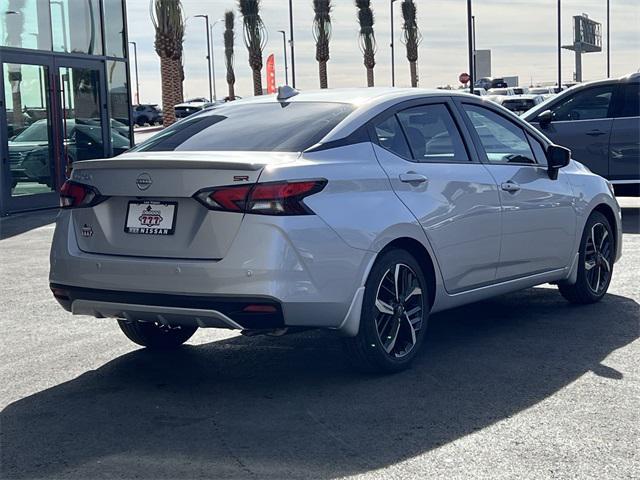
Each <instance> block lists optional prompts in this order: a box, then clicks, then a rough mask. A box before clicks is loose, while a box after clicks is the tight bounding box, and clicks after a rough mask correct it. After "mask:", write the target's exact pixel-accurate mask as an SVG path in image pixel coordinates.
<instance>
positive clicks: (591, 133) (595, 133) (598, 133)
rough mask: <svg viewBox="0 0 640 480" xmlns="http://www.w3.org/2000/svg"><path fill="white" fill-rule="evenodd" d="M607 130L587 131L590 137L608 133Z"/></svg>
mask: <svg viewBox="0 0 640 480" xmlns="http://www.w3.org/2000/svg"><path fill="white" fill-rule="evenodd" d="M606 134H607V132H603V131H602V130H591V131H590V132H587V135H589V136H590V137H599V136H600V135H606Z"/></svg>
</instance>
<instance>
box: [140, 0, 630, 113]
mask: <svg viewBox="0 0 640 480" xmlns="http://www.w3.org/2000/svg"><path fill="white" fill-rule="evenodd" d="M610 1H611V72H612V76H614V77H615V76H622V75H625V74H627V73H630V72H634V71H638V69H639V68H640V27H639V26H640V0H610ZM182 3H183V7H184V11H185V16H186V17H187V30H186V39H185V44H184V50H185V74H186V80H185V96H187V97H196V96H208V93H209V89H208V84H207V63H206V59H205V56H206V33H205V27H204V20H203V19H201V18H193V17H194V15H198V14H208V15H209V17H210V19H211V21H212V22H213V21H214V20H217V19H219V18H222V17H223V15H224V11H225V10H227V9H229V8H234V9H235V10H236V14H237V17H236V49H235V52H236V61H235V71H236V94H238V95H241V96H250V95H251V94H252V92H253V88H252V83H251V69H250V68H249V65H248V62H247V52H246V48H245V46H244V43H243V40H242V21H241V17H240V15H239V14H238V12H237V2H236V1H234V0H183V2H182ZM371 3H372V8H373V11H374V15H375V21H376V23H375V27H374V28H375V32H376V38H377V42H378V52H377V54H376V62H377V65H376V68H375V80H376V85H377V86H387V85H390V83H391V69H390V59H391V55H390V48H389V43H390V26H389V0H372V2H371ZM293 4H294V19H295V47H296V81H297V87H298V88H300V89H312V88H318V87H319V82H318V67H317V62H316V61H315V46H314V40H313V35H312V32H311V27H312V22H313V8H312V1H311V0H294V2H293ZM334 4H335V5H336V6H335V9H334V11H333V15H332V17H333V37H332V40H331V44H330V51H331V60H330V62H329V67H328V71H329V87H357V86H366V76H365V68H364V66H363V64H362V54H361V52H360V49H359V47H358V24H357V18H356V13H357V10H356V8H355V6H354V2H353V1H352V0H334ZM399 4H400V1H398V2H396V4H395V28H396V85H398V86H408V85H409V81H410V80H409V65H408V63H407V61H406V56H405V52H404V45H403V44H402V43H401V42H400V39H401V35H402V31H401V26H402V18H401V17H402V15H401V11H400V5H399ZM416 4H417V6H418V24H419V27H420V29H421V32H422V35H423V41H422V44H421V46H420V51H419V61H418V64H419V74H420V86H421V87H436V86H439V85H446V84H451V85H454V86H457V85H458V83H457V78H458V75H459V74H460V73H461V72H463V71H467V70H468V68H467V40H466V39H467V30H466V1H465V0H417V1H416ZM562 8H563V20H562V28H563V44H568V43H571V42H572V40H571V39H572V28H573V27H572V17H573V15H577V14H581V13H587V14H588V15H589V17H590V18H593V19H594V20H596V21H600V22H602V23H603V27H602V28H603V31H602V33H603V47H604V48H603V51H602V53H591V54H586V55H584V56H583V77H584V79H585V80H590V79H598V78H603V77H604V76H605V75H606V54H605V49H606V25H605V23H606V0H562ZM127 10H128V22H129V40H130V41H135V42H137V43H138V62H139V69H140V96H141V101H142V102H143V103H153V102H156V103H157V102H159V101H160V61H159V58H158V57H157V55H156V53H155V51H154V49H153V40H154V30H153V25H152V23H151V20H150V17H149V0H128V2H127ZM474 15H475V17H476V38H477V40H476V41H477V48H478V49H491V50H492V57H493V58H492V62H493V72H492V73H493V76H508V75H518V76H519V77H520V83H521V84H525V85H529V84H530V83H531V82H532V81H533V82H534V83H538V82H550V81H553V80H555V78H556V76H557V74H556V0H475V1H474ZM262 18H263V21H264V23H265V26H266V28H267V30H268V38H269V41H268V44H267V47H266V49H265V50H264V59H265V63H266V57H267V56H268V55H269V54H270V53H274V54H275V55H276V83H277V84H284V83H285V82H284V64H283V60H282V51H283V47H282V35H281V34H280V33H278V30H286V31H287V37H288V30H289V27H288V25H289V24H288V0H262ZM223 30H224V26H223V22H220V23H218V24H217V25H216V26H215V29H214V43H215V48H214V58H215V68H216V84H217V93H218V97H224V96H225V95H226V92H227V87H226V80H225V67H224V50H223V47H222V33H223ZM563 52H564V53H563V56H562V62H563V79H564V80H570V79H571V78H572V77H573V71H574V54H573V52H570V51H566V50H564V51H563ZM288 54H289V51H288V52H287V55H288ZM132 67H133V64H132ZM132 70H133V68H132ZM264 75H265V74H264V69H263V79H264ZM263 82H264V80H263ZM132 83H134V85H135V77H134V73H133V72H132ZM263 85H264V86H265V87H266V84H265V83H263ZM134 90H135V88H134Z"/></svg>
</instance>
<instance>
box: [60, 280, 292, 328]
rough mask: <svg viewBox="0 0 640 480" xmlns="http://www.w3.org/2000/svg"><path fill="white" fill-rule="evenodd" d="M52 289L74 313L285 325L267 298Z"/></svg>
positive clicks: (179, 322) (173, 322) (248, 325)
mask: <svg viewBox="0 0 640 480" xmlns="http://www.w3.org/2000/svg"><path fill="white" fill-rule="evenodd" d="M51 291H52V292H53V294H54V297H55V299H56V300H57V301H58V303H60V305H62V307H63V308H64V309H65V310H67V311H69V312H72V313H73V314H75V315H91V316H94V317H97V318H122V319H127V320H144V321H152V322H156V321H157V322H161V323H166V324H171V325H189V326H197V327H215V328H232V329H239V330H261V329H278V328H284V327H285V324H284V316H283V314H282V306H281V305H280V303H279V302H278V301H276V300H274V299H269V298H259V297H233V298H231V297H215V296H193V295H167V294H156V293H135V292H122V291H114V290H97V289H91V288H81V287H73V286H69V285H59V284H55V283H52V284H51ZM246 309H249V310H253V311H249V312H248V311H246ZM256 310H258V311H256Z"/></svg>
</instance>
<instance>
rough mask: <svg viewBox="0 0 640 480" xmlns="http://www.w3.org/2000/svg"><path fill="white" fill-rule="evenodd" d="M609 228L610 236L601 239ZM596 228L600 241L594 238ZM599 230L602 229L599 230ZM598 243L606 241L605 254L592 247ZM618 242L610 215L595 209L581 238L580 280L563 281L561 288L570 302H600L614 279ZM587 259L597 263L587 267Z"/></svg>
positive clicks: (561, 291)
mask: <svg viewBox="0 0 640 480" xmlns="http://www.w3.org/2000/svg"><path fill="white" fill-rule="evenodd" d="M605 231H606V238H605V240H604V241H602V242H601V239H602V236H604V232H605ZM594 232H595V235H596V242H594V241H593V235H594ZM598 232H602V233H600V234H598ZM607 240H608V241H607ZM594 243H596V244H597V243H602V245H603V249H602V252H600V255H601V257H597V253H598V250H597V249H596V250H595V252H594V250H593V248H591V245H592V244H594ZM615 245H616V242H615V237H614V236H613V229H612V228H611V224H610V223H609V220H607V217H605V216H604V215H603V214H602V213H600V212H593V213H592V214H591V215H590V216H589V218H588V219H587V223H586V225H585V227H584V232H582V239H581V240H580V252H579V257H578V275H577V281H576V283H574V284H569V283H566V282H561V283H559V284H558V288H559V289H560V293H561V294H562V296H563V297H564V298H566V299H567V300H568V301H569V302H571V303H575V304H578V305H586V304H590V303H596V302H599V301H600V300H601V299H602V297H604V296H605V294H606V293H607V290H608V289H609V284H610V283H611V277H612V275H613V261H614V258H615ZM602 257H604V260H606V263H605V262H603V260H602ZM594 258H595V259H594ZM587 263H589V264H590V265H592V264H593V265H594V267H591V268H590V269H589V270H587ZM607 265H608V269H607ZM596 274H597V275H598V277H597V279H596V277H595V275H596ZM594 282H595V285H594ZM594 287H595V288H594Z"/></svg>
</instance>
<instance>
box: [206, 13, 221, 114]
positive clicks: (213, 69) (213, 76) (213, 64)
mask: <svg viewBox="0 0 640 480" xmlns="http://www.w3.org/2000/svg"><path fill="white" fill-rule="evenodd" d="M221 21H222V19H218V20H216V21H215V22H213V24H212V25H211V26H210V27H209V31H210V32H211V80H212V81H213V101H214V102H215V101H216V100H217V99H218V96H217V92H216V58H215V40H214V36H213V28H214V27H215V26H216V25H217V24H218V23H220V22H221Z"/></svg>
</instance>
